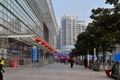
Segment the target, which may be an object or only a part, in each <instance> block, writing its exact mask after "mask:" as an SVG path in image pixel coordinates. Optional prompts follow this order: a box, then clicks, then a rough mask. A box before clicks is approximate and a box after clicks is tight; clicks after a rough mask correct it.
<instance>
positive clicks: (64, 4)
mask: <svg viewBox="0 0 120 80" xmlns="http://www.w3.org/2000/svg"><path fill="white" fill-rule="evenodd" d="M105 1H106V0H52V4H53V9H54V12H55V16H56V20H57V22H58V25H59V27H60V19H61V18H62V17H63V16H64V15H65V14H66V13H68V14H71V15H73V16H77V17H79V19H80V20H82V21H85V22H86V23H89V22H90V21H91V19H90V18H89V16H90V15H91V10H92V9H96V8H98V7H101V8H103V7H111V5H107V4H105Z"/></svg>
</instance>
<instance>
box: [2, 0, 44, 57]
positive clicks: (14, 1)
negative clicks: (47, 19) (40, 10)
mask: <svg viewBox="0 0 120 80" xmlns="http://www.w3.org/2000/svg"><path fill="white" fill-rule="evenodd" d="M41 33H43V31H42V27H41V23H40V21H39V20H38V19H37V17H36V15H35V14H34V12H33V10H32V9H31V7H30V6H29V4H28V3H27V1H26V0H0V35H1V36H3V35H19V34H35V35H39V36H42V34H41ZM28 39H29V38H28ZM7 44H8V39H7V38H0V45H1V46H0V56H2V55H7V54H6V53H7V52H5V51H4V49H6V47H4V46H7Z"/></svg>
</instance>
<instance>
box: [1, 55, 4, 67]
mask: <svg viewBox="0 0 120 80" xmlns="http://www.w3.org/2000/svg"><path fill="white" fill-rule="evenodd" d="M0 64H1V66H2V67H3V65H4V64H5V60H4V58H3V57H2V58H1V61H0Z"/></svg>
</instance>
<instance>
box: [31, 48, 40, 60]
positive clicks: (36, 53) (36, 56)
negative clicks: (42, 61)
mask: <svg viewBox="0 0 120 80" xmlns="http://www.w3.org/2000/svg"><path fill="white" fill-rule="evenodd" d="M39 57H40V50H39V49H32V50H31V62H39Z"/></svg>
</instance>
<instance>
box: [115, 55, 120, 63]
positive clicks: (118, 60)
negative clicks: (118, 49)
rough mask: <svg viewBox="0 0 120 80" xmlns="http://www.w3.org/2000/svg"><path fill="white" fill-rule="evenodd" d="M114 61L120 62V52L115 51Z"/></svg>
mask: <svg viewBox="0 0 120 80" xmlns="http://www.w3.org/2000/svg"><path fill="white" fill-rule="evenodd" d="M114 61H115V62H120V53H115V54H114Z"/></svg>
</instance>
